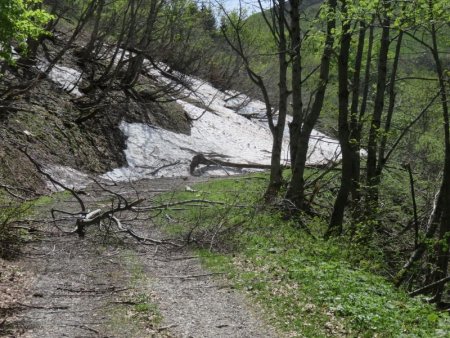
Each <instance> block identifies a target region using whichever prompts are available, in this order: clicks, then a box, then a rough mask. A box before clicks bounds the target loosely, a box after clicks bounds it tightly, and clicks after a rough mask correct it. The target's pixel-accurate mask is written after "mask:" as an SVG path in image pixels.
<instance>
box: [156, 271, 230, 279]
mask: <svg viewBox="0 0 450 338" xmlns="http://www.w3.org/2000/svg"><path fill="white" fill-rule="evenodd" d="M224 274H225V273H224V272H210V273H202V274H199V275H186V276H177V275H174V276H158V278H175V279H177V278H179V279H193V278H200V277H210V276H214V275H224Z"/></svg>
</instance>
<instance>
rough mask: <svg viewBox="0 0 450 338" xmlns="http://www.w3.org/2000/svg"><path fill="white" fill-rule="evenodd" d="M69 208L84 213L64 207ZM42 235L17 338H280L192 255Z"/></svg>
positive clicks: (98, 198) (90, 237)
mask: <svg viewBox="0 0 450 338" xmlns="http://www.w3.org/2000/svg"><path fill="white" fill-rule="evenodd" d="M191 183H193V182H188V183H186V182H185V181H183V180H182V179H180V180H173V179H171V180H169V179H159V180H151V181H145V182H140V183H139V184H138V185H135V187H136V186H138V190H139V193H140V195H141V196H142V195H146V197H151V196H152V195H154V194H155V193H154V192H149V191H150V190H161V189H174V188H177V187H180V186H184V185H185V184H191ZM114 189H115V190H117V191H122V192H123V191H126V190H127V189H129V187H127V186H121V187H115V188H114ZM134 189H135V188H133V189H129V190H130V192H131V193H134V192H133V191H134ZM89 194H90V197H89V199H90V201H91V203H94V202H95V203H102V199H103V198H104V196H102V193H99V192H98V191H94V190H92V189H90V191H89ZM69 205H74V206H76V205H75V204H74V203H73V202H71V201H63V202H59V204H58V206H59V207H60V208H62V207H63V208H67V206H69ZM47 208H48V207H47ZM142 225H143V223H142V222H141V224H140V226H142ZM145 225H146V228H147V230H148V233H149V234H150V235H151V236H152V237H153V238H161V234H160V232H159V231H158V229H157V226H155V225H153V227H151V228H148V224H145ZM138 226H139V225H138ZM41 230H44V231H43V232H42V235H41V238H39V239H37V240H34V241H32V242H30V243H28V244H27V246H26V248H25V254H24V257H23V259H22V261H21V262H20V265H21V268H22V269H23V270H25V271H27V270H28V271H31V273H32V275H33V276H34V277H33V278H34V281H33V283H32V286H31V287H30V291H29V297H28V298H27V299H26V300H24V301H23V302H22V303H20V304H18V306H19V308H20V311H18V312H16V313H15V314H14V316H11V317H10V318H8V319H7V322H6V324H5V325H6V326H7V330H4V332H5V333H7V332H8V330H9V332H10V335H9V336H12V337H14V336H20V337H275V336H276V334H275V333H274V331H273V330H272V329H271V328H269V327H267V326H266V325H265V324H264V323H263V322H262V321H261V320H260V319H259V318H258V316H257V314H256V313H254V312H253V311H252V310H251V309H250V307H249V306H248V303H247V301H246V300H245V299H244V297H243V296H242V295H240V294H238V293H237V292H236V291H235V290H233V289H232V288H231V287H230V286H228V285H226V284H225V282H224V281H221V280H220V278H217V276H214V275H212V274H210V273H209V272H208V271H205V269H203V268H202V267H201V265H200V262H199V260H198V259H197V258H196V257H194V256H193V255H192V253H191V252H189V250H185V249H183V250H180V249H174V248H169V247H162V246H144V245H137V244H136V242H134V241H133V240H126V241H125V243H123V242H120V243H119V242H118V241H115V240H114V239H111V238H108V239H105V238H104V237H102V236H100V234H96V233H92V232H88V233H87V235H86V238H85V239H79V238H78V237H76V236H61V234H60V233H59V232H58V231H57V230H56V229H55V228H54V227H50V226H49V227H47V228H45V229H41ZM0 335H1V331H0Z"/></svg>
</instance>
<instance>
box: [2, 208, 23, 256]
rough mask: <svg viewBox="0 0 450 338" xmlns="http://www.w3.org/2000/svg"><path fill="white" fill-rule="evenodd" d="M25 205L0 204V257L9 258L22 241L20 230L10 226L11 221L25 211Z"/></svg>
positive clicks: (16, 251)
mask: <svg viewBox="0 0 450 338" xmlns="http://www.w3.org/2000/svg"><path fill="white" fill-rule="evenodd" d="M26 210H27V207H26V206H25V205H12V204H10V205H9V206H0V258H10V257H13V256H14V255H16V254H17V253H18V250H19V247H20V244H21V242H22V238H23V237H22V234H21V231H20V230H18V229H15V228H13V227H12V222H14V221H16V220H18V219H20V218H21V217H22V216H23V215H24V213H25V212H26Z"/></svg>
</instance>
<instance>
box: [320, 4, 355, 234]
mask: <svg viewBox="0 0 450 338" xmlns="http://www.w3.org/2000/svg"><path fill="white" fill-rule="evenodd" d="M347 6H348V5H347V1H346V0H343V1H342V9H341V11H342V15H343V18H344V23H343V26H342V41H341V47H340V51H339V58H338V85H339V144H340V146H341V156H342V177H341V185H340V188H339V192H338V195H337V197H336V201H335V203H334V208H333V213H332V214H331V219H330V223H329V225H328V230H327V233H326V235H325V237H329V236H331V235H340V234H341V233H342V223H343V219H344V211H345V207H346V204H347V199H348V195H349V192H350V188H351V185H352V177H353V175H352V171H353V168H352V154H351V145H350V125H349V121H348V118H349V109H348V103H349V96H350V93H349V90H348V77H349V76H348V75H349V54H350V44H351V40H352V35H351V32H350V28H351V26H350V20H349V19H348V18H347V15H348V8H347Z"/></svg>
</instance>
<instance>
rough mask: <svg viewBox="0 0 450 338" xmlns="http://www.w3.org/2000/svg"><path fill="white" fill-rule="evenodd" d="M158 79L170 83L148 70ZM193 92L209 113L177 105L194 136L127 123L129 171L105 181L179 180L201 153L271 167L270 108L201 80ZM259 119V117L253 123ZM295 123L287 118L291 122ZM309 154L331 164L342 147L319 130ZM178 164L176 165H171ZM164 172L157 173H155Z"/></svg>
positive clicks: (286, 140) (192, 80)
mask: <svg viewBox="0 0 450 338" xmlns="http://www.w3.org/2000/svg"><path fill="white" fill-rule="evenodd" d="M149 72H151V74H152V75H158V76H159V78H160V79H161V81H162V82H165V83H169V82H170V81H171V80H170V79H167V78H165V77H163V76H162V75H161V74H159V73H158V71H157V70H155V69H153V70H151V69H150V70H149ZM189 82H190V83H191V91H188V90H186V93H185V94H186V96H189V98H190V99H191V101H192V99H193V100H194V101H200V102H201V103H202V105H203V106H207V107H208V110H205V109H203V108H200V107H198V106H196V105H193V104H192V103H188V102H186V101H184V100H178V101H177V102H178V103H179V104H180V105H181V106H182V107H183V108H184V110H185V111H186V113H187V114H188V115H189V116H190V117H191V118H192V119H193V121H192V127H191V135H184V134H177V133H174V132H171V131H167V130H164V129H161V128H158V127H154V126H149V125H146V124H142V123H127V122H125V121H123V122H122V123H121V125H120V129H121V130H122V132H123V133H124V135H125V136H126V138H127V142H126V146H127V148H126V149H125V156H126V159H127V162H128V167H125V168H118V169H115V170H113V171H111V172H109V173H107V174H105V175H104V176H103V177H104V178H109V179H112V180H115V181H125V180H136V179H140V178H151V177H162V176H164V177H171V176H172V177H176V176H187V175H189V171H188V167H189V163H190V161H191V159H192V157H193V156H194V155H196V154H199V153H202V154H205V155H210V156H211V155H213V156H214V155H215V156H220V157H222V158H224V159H225V160H227V161H230V162H238V163H258V164H270V154H271V148H272V135H271V133H270V130H269V128H268V126H267V122H264V121H262V120H261V118H262V117H265V105H264V103H263V102H261V101H257V100H251V99H250V98H249V97H247V96H246V95H243V94H240V93H237V92H227V93H225V92H222V91H219V90H218V89H216V88H214V87H213V86H211V85H210V84H208V83H206V82H204V81H201V80H199V79H196V78H189ZM249 117H256V118H249ZM291 120H292V119H291V118H290V117H288V119H287V122H286V123H289V122H290V121H291ZM287 129H288V128H287V126H286V132H285V136H284V140H283V161H284V162H285V163H288V161H289V137H288V131H287ZM309 148H310V149H309V152H308V163H309V164H316V165H320V164H326V163H327V162H329V161H336V160H338V159H339V157H340V147H339V143H338V142H337V141H336V140H334V139H332V138H330V137H328V136H326V135H324V134H322V133H320V132H318V131H316V130H314V131H313V133H312V135H311V140H310V143H309ZM172 164H173V165H172ZM161 167H164V168H162V169H161V170H158V171H157V173H155V170H156V169H158V168H161ZM204 169H205V168H203V170H201V171H203V172H204V173H206V174H209V175H228V174H232V173H240V172H243V171H250V170H236V169H229V168H226V170H224V169H225V168H213V169H212V170H204Z"/></svg>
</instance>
